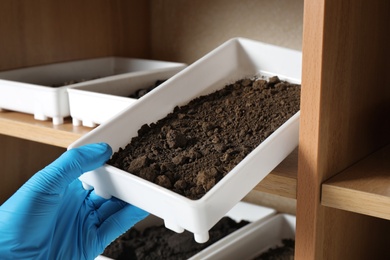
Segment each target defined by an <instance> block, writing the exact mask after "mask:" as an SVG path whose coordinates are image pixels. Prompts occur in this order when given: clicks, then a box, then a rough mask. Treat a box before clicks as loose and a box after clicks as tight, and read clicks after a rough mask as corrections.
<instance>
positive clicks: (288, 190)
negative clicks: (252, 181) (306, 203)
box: [254, 148, 298, 199]
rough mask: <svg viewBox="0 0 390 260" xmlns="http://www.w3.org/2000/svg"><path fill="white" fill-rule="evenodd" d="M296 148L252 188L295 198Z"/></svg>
mask: <svg viewBox="0 0 390 260" xmlns="http://www.w3.org/2000/svg"><path fill="white" fill-rule="evenodd" d="M297 173H298V148H296V149H295V150H294V151H293V152H292V153H291V154H290V155H289V156H287V158H286V159H284V160H283V161H282V162H281V163H280V164H279V165H278V166H277V167H276V168H275V169H274V170H273V171H272V172H271V173H270V174H269V175H267V177H265V178H264V179H263V180H262V181H261V182H260V183H259V184H257V185H256V187H255V188H254V190H257V191H261V192H266V193H270V194H274V195H279V196H282V197H286V198H291V199H296V198H297Z"/></svg>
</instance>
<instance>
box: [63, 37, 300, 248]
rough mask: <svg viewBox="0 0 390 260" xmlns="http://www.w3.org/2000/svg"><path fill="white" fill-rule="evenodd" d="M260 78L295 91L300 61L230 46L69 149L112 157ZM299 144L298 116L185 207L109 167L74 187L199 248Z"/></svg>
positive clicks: (241, 42) (285, 53) (247, 43)
mask: <svg viewBox="0 0 390 260" xmlns="http://www.w3.org/2000/svg"><path fill="white" fill-rule="evenodd" d="M259 72H260V73H262V74H263V75H264V74H266V75H278V76H279V77H280V78H281V79H284V80H288V81H289V82H292V83H300V78H301V53H300V52H298V51H293V50H289V49H285V48H280V47H276V46H272V45H268V44H263V43H260V42H256V41H252V40H248V39H242V38H235V39H232V40H229V41H227V42H226V43H224V44H222V45H221V46H219V47H218V48H216V49H215V50H213V51H211V52H210V53H209V54H207V55H206V56H204V57H203V58H201V59H199V60H198V61H196V62H195V63H193V64H192V65H190V66H188V67H187V68H186V69H184V70H182V71H181V72H179V73H178V74H176V75H175V76H173V77H172V78H170V79H169V80H168V81H166V82H165V83H164V84H163V85H162V86H161V87H159V88H157V89H156V90H155V91H153V92H152V93H150V94H149V95H147V96H146V97H144V98H143V99H142V100H140V101H139V102H136V104H134V105H132V106H130V107H129V108H128V109H125V110H124V111H122V112H120V113H119V114H118V115H117V116H115V117H114V118H112V119H111V120H109V121H107V122H106V123H104V124H102V125H100V126H99V127H98V128H96V129H94V130H92V131H91V132H89V133H88V134H86V135H84V136H83V137H82V138H80V139H79V140H77V141H76V142H75V143H73V144H71V145H70V146H69V149H71V148H73V147H77V146H81V145H84V144H88V143H95V142H106V143H108V144H110V145H111V147H112V148H113V151H117V150H118V149H119V148H120V147H124V146H126V145H127V144H128V143H129V142H130V140H131V138H132V137H134V136H136V135H137V131H138V129H140V127H141V126H142V125H143V124H150V123H153V122H156V121H158V120H159V119H161V118H164V117H165V116H166V115H167V114H168V113H170V112H172V111H173V108H174V107H175V106H181V105H185V104H187V103H188V102H189V101H191V100H192V99H194V98H196V97H198V96H200V95H205V94H208V93H211V92H213V91H215V90H217V89H221V88H223V87H224V86H225V85H226V84H227V83H231V82H232V81H235V80H238V79H241V78H243V77H246V76H253V75H254V74H257V73H259ZM298 136H299V112H298V113H297V114H295V115H294V116H293V117H292V118H290V119H289V120H288V121H287V122H286V123H284V124H283V125H282V126H281V127H279V128H278V129H277V130H276V131H275V132H274V133H273V134H271V135H270V136H269V137H268V138H267V139H266V140H265V141H264V142H262V143H261V144H260V145H259V146H258V147H257V148H256V149H255V150H253V151H252V152H251V153H250V154H249V155H248V156H247V157H245V158H244V159H243V160H242V161H241V162H240V163H239V164H238V165H237V166H236V167H235V168H233V169H232V170H231V172H230V173H228V174H227V175H226V176H225V177H224V178H223V179H222V180H221V181H220V182H218V183H217V184H216V185H215V186H214V187H213V188H212V189H211V190H209V191H208V192H207V193H206V194H205V195H204V196H203V197H202V198H201V199H199V200H190V199H188V198H186V197H183V196H181V195H178V194H177V193H174V192H173V191H170V190H168V189H165V188H163V187H160V186H158V185H156V184H154V183H152V182H149V181H146V180H144V179H141V178H139V177H137V176H135V175H132V174H129V173H128V172H125V171H122V170H120V169H118V168H115V167H113V166H111V165H104V166H102V167H100V168H98V169H96V170H94V171H91V172H88V173H85V174H83V175H82V176H81V177H80V180H81V181H82V182H83V184H84V185H85V187H86V188H91V187H94V188H95V192H96V193H97V194H100V195H101V196H103V197H110V196H114V197H117V198H120V199H122V200H124V201H127V202H128V203H131V204H134V205H136V206H138V207H140V208H142V209H144V210H146V211H148V212H150V213H151V214H153V215H156V216H158V217H160V218H162V219H164V222H165V226H166V227H167V228H169V229H171V230H173V231H176V232H182V231H183V230H184V229H186V230H188V231H190V232H192V233H194V236H195V240H196V241H198V242H205V241H207V240H208V238H209V237H208V230H209V229H210V228H211V227H212V226H213V225H215V223H217V222H218V221H219V220H220V219H221V218H222V217H223V216H224V215H225V214H226V213H227V212H228V211H229V210H230V209H231V208H232V207H233V206H234V205H236V204H237V203H238V202H239V201H240V200H242V198H243V197H244V196H245V195H246V194H248V193H249V192H250V191H251V190H252V189H253V188H254V187H255V186H256V185H257V184H258V183H259V182H260V181H261V180H262V179H263V178H264V177H265V176H267V174H268V173H269V172H270V171H272V169H274V168H275V167H276V166H277V165H278V164H279V163H280V162H281V161H282V160H283V159H284V158H286V157H287V156H288V155H289V154H290V153H291V152H292V151H293V150H294V149H295V148H296V147H297V146H298Z"/></svg>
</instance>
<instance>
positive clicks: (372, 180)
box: [321, 146, 390, 220]
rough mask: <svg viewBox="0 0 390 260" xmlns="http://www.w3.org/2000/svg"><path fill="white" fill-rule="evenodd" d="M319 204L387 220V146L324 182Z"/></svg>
mask: <svg viewBox="0 0 390 260" xmlns="http://www.w3.org/2000/svg"><path fill="white" fill-rule="evenodd" d="M321 203H322V205H324V206H328V207H333V208H338V209H343V210H347V211H351V212H356V213H360V214H365V215H369V216H374V217H379V218H383V219H387V220H390V146H386V147H385V148H382V149H380V150H379V151H377V152H375V153H373V154H371V155H369V156H368V157H367V158H364V159H363V160H361V161H359V162H358V163H356V164H354V165H352V166H351V167H349V168H348V169H346V170H344V171H342V172H341V173H339V174H338V175H336V176H335V177H333V178H331V179H330V180H328V181H326V182H325V183H324V184H323V185H322V199H321Z"/></svg>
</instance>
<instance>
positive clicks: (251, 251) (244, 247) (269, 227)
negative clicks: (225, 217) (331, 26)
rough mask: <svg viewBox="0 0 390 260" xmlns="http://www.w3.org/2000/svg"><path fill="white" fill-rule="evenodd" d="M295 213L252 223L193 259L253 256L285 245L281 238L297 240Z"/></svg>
mask: <svg viewBox="0 0 390 260" xmlns="http://www.w3.org/2000/svg"><path fill="white" fill-rule="evenodd" d="M295 221H296V218H295V216H292V215H288V214H277V215H275V216H273V217H271V218H267V219H265V220H260V221H255V222H253V223H250V224H248V225H246V226H244V227H242V228H240V229H239V230H237V231H235V232H234V233H232V234H230V235H229V236H226V237H225V238H223V239H221V240H219V241H218V242H216V243H215V244H213V245H211V246H209V247H207V248H206V249H204V250H202V251H201V252H199V253H198V254H196V255H194V256H193V257H191V258H190V260H206V259H213V260H219V259H221V260H225V259H241V260H251V259H254V258H255V257H257V256H259V255H261V254H262V253H264V252H266V251H267V250H268V249H270V248H274V247H276V246H282V244H281V242H282V239H294V240H295V226H296V225H295Z"/></svg>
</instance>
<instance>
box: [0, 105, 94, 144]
mask: <svg viewBox="0 0 390 260" xmlns="http://www.w3.org/2000/svg"><path fill="white" fill-rule="evenodd" d="M89 131H91V128H87V127H83V126H73V124H72V120H71V118H66V119H65V120H64V124H61V125H53V123H52V121H51V120H48V121H39V120H36V119H34V116H33V115H30V114H23V113H18V112H13V111H1V112H0V134H3V135H9V136H13V137H18V138H21V139H26V140H30V141H35V142H40V143H44V144H49V145H54V146H59V147H64V148H66V147H68V146H69V145H70V144H71V143H72V142H74V141H75V140H77V139H78V138H80V137H81V136H82V135H84V134H86V133H88V132H89Z"/></svg>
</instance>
